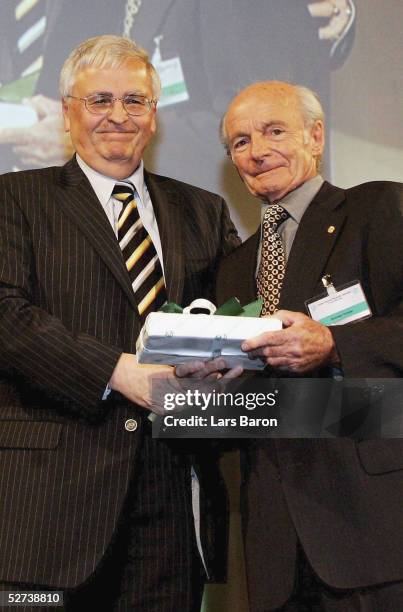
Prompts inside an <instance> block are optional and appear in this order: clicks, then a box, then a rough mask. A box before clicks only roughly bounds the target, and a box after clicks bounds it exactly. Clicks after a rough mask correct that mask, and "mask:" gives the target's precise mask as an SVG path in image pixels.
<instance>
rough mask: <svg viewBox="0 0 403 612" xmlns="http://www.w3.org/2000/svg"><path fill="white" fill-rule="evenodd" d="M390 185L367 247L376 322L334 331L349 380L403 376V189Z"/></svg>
mask: <svg viewBox="0 0 403 612" xmlns="http://www.w3.org/2000/svg"><path fill="white" fill-rule="evenodd" d="M386 185H387V186H386V188H384V190H383V193H381V194H378V197H377V198H374V199H373V201H372V202H371V207H370V208H369V223H368V225H367V228H368V229H367V230H366V233H365V235H364V237H363V241H362V254H361V257H362V264H361V265H362V281H363V286H364V290H365V292H366V296H367V299H368V301H369V303H370V305H371V308H372V317H371V318H370V319H366V320H364V321H361V322H358V323H354V324H350V325H343V326H335V327H332V328H331V329H332V333H333V336H334V338H335V341H336V345H337V348H338V351H339V354H340V356H341V364H342V368H343V371H344V374H345V376H348V377H362V378H365V377H380V378H382V377H386V378H388V377H402V376H403V342H402V339H403V186H402V185H399V184H397V183H388V184H386Z"/></svg>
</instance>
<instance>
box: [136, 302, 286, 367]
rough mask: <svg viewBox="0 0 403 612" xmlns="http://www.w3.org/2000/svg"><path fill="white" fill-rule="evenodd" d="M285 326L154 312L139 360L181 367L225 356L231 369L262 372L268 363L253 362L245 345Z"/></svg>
mask: <svg viewBox="0 0 403 612" xmlns="http://www.w3.org/2000/svg"><path fill="white" fill-rule="evenodd" d="M281 327H282V324H281V321H280V320H279V319H276V318H275V317H264V318H257V317H244V316H223V315H208V314H174V313H165V312H152V313H150V314H149V315H148V317H147V319H146V321H145V324H144V326H143V329H142V330H141V333H140V335H139V338H138V340H137V345H136V349H137V361H138V363H154V364H167V365H178V364H180V363H184V362H186V361H191V360H195V359H202V360H206V359H214V358H215V357H223V358H224V359H225V361H226V363H227V365H228V367H229V368H232V367H235V366H237V365H241V366H242V367H243V368H245V369H247V370H260V369H263V368H264V363H263V362H262V361H261V360H260V359H249V358H248V356H247V355H246V354H245V353H244V352H243V351H241V344H242V342H243V341H244V340H246V339H247V338H252V337H253V336H258V335H259V334H262V333H263V332H266V331H276V330H279V329H281Z"/></svg>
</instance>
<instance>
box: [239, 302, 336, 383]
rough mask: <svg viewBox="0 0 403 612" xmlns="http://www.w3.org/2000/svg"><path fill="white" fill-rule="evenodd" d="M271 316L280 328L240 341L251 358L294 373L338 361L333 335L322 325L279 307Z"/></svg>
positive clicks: (302, 372)
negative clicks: (277, 321) (259, 359)
mask: <svg viewBox="0 0 403 612" xmlns="http://www.w3.org/2000/svg"><path fill="white" fill-rule="evenodd" d="M274 316H275V317H276V318H277V319H280V320H281V321H282V323H283V326H284V329H282V330H279V331H274V332H265V333H263V334H260V335H259V336H256V337H254V338H250V339H249V340H245V342H243V344H242V350H243V351H245V352H247V353H248V354H249V357H250V358H251V359H255V358H259V357H260V358H261V359H263V361H264V362H265V363H266V364H267V365H269V366H271V367H272V368H274V369H278V370H280V371H289V372H293V373H295V374H305V373H307V372H311V371H312V370H315V369H317V368H320V367H323V366H326V365H336V364H338V363H339V357H338V354H337V349H336V345H335V342H334V339H333V336H332V334H331V332H330V330H329V329H328V328H327V327H326V326H325V325H322V324H321V323H318V322H316V321H313V320H312V319H310V318H309V317H307V316H306V315H305V314H303V313H302V312H292V311H291V310H279V311H278V312H276V314H275V315H274Z"/></svg>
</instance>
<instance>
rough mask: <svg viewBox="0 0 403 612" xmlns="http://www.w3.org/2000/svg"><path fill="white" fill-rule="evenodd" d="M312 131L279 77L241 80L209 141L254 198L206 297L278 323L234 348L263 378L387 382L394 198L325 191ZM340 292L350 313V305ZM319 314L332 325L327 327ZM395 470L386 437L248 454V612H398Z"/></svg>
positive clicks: (400, 255) (315, 115) (396, 273)
mask: <svg viewBox="0 0 403 612" xmlns="http://www.w3.org/2000/svg"><path fill="white" fill-rule="evenodd" d="M323 121H324V120H323V113H322V109H321V105H320V103H319V101H318V99H317V98H316V96H315V95H314V94H313V92H311V91H310V90H307V89H306V88H304V87H299V86H294V85H290V84H286V83H281V82H270V81H269V82H261V83H256V84H254V85H251V86H249V87H247V88H246V89H244V90H243V91H241V92H240V93H239V95H237V96H236V97H235V98H234V99H233V101H232V102H231V104H230V105H229V108H228V110H227V113H226V115H225V116H224V119H223V123H222V135H223V139H224V142H225V144H226V146H227V149H228V151H229V154H230V156H231V159H232V161H233V163H234V164H235V166H236V168H237V170H238V173H239V175H240V177H241V178H242V180H243V181H244V183H245V184H246V186H247V188H248V189H249V191H250V192H251V193H252V194H253V195H254V196H256V197H257V198H259V199H260V200H261V201H262V223H261V227H259V229H258V230H257V232H256V233H255V234H254V235H253V236H251V237H250V238H249V239H248V240H247V241H246V242H245V243H244V244H243V245H242V246H241V247H240V248H239V249H237V250H236V251H234V252H233V253H232V254H230V255H229V256H228V257H227V258H226V259H225V260H224V261H223V263H222V265H221V267H220V270H219V274H218V282H217V287H218V289H217V290H218V296H219V301H220V302H222V301H224V300H225V299H227V298H228V297H229V296H231V295H237V296H238V297H239V298H240V300H241V302H247V301H250V300H251V299H253V298H254V297H255V296H256V295H257V294H259V295H260V296H261V297H262V298H263V300H264V307H263V308H264V310H263V312H264V313H266V314H275V316H276V317H279V318H280V319H281V320H282V322H283V330H282V331H279V332H275V333H266V334H263V335H261V336H259V337H256V338H252V339H249V340H248V341H246V342H245V343H244V345H243V349H244V350H245V351H247V352H248V353H249V355H250V357H251V358H260V359H263V360H264V361H265V363H266V364H267V365H268V371H269V372H270V371H271V372H273V374H274V375H276V376H282V375H287V376H300V375H305V376H331V375H332V374H333V373H334V372H337V373H338V374H339V375H342V374H344V376H347V377H378V378H381V377H385V378H386V377H401V376H402V373H403V349H402V341H401V340H402V337H403V302H402V291H403V263H402V262H403V242H402V235H403V218H402V209H403V187H402V185H400V184H397V183H387V182H378V183H375V182H374V183H367V184H363V185H358V186H356V187H353V188H351V189H346V190H344V189H339V188H337V187H334V186H333V185H330V184H329V183H327V182H326V181H324V180H323V179H322V177H321V176H320V174H319V164H320V157H321V155H322V152H323V146H324V124H323ZM359 283H360V284H361V288H362V292H361V289H360V287H359ZM324 285H327V288H328V290H329V292H330V293H331V294H332V295H333V297H334V295H335V293H334V292H339V291H341V290H342V288H343V287H345V286H346V285H350V289H351V290H350V289H349V288H347V289H346V293H345V294H343V295H344V296H345V299H346V302H345V308H346V310H347V311H351V310H352V311H353V313H355V314H354V316H353V317H352V318H355V319H356V320H355V322H354V323H351V322H348V321H347V320H346V319H347V315H346V313H344V314H343V310H342V309H340V308H339V309H338V310H336V311H335V310H334V309H333V310H332V308H333V307H332V304H334V300H333V301H332V299H331V297H330V298H329V300H326V299H325V300H324V302H318V296H321V297H323V294H324V291H325V288H324ZM353 291H354V292H359V293H358V295H359V296H360V300H359V301H360V304H361V306H362V311H361V313H360V312H358V310H359V309H358V308H357V309H354V308H350V306H351V305H352V304H353V299H354V298H353V295H352V292H353ZM332 292H333V293H332ZM355 294H356V293H355ZM325 295H326V292H325ZM340 295H341V293H340V294H339V296H340ZM307 302H308V303H309V306H310V312H311V314H312V318H310V317H309V316H307V314H306V303H307ZM321 305H322V306H323V305H324V310H323V311H322V316H318V312H319V310H318V309H319V307H322V306H321ZM368 307H369V308H368ZM278 309H280V310H278ZM369 309H370V310H369ZM350 314H351V312H350ZM363 315H364V316H363ZM368 315H370V316H368ZM327 317H330V318H333V322H334V323H338V324H336V325H334V326H332V327H330V328H329V327H328V326H327V325H326V324H325V323H324V321H325V322H326V320H327ZM314 319H317V320H314ZM321 321H322V322H321ZM343 323H344V324H343ZM402 470H403V443H402V442H401V441H397V440H396V441H395V440H389V441H385V440H362V441H359V442H354V441H352V440H348V439H338V440H334V439H332V440H326V439H323V440H314V439H306V440H303V439H300V440H298V439H294V440H280V439H279V440H276V441H274V442H273V441H266V442H256V443H253V444H250V445H249V448H248V450H247V454H246V461H245V474H244V477H245V488H244V527H245V545H246V556H247V574H248V584H249V594H250V602H251V610H252V611H253V612H258V611H259V612H263V611H265V612H266V611H267V610H277V609H281V610H284V611H289V610H340V611H343V612H346V611H349V610H351V611H352V610H362V611H364V610H377V611H379V612H380V611H381V610H382V611H383V612H384V611H386V610H387V611H392V610H400V609H402V608H403V583H402V580H403V571H402V567H403V555H402V550H403V529H402V528H401V525H402V524H403V471H402ZM296 560H297V561H298V563H297V565H296ZM296 567H297V570H296V569H295V568H296Z"/></svg>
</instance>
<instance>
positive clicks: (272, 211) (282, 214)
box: [263, 204, 290, 231]
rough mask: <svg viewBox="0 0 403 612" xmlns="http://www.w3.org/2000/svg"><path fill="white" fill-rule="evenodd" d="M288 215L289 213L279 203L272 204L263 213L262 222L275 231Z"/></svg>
mask: <svg viewBox="0 0 403 612" xmlns="http://www.w3.org/2000/svg"><path fill="white" fill-rule="evenodd" d="M289 216H290V215H289V213H288V212H287V211H286V210H285V208H283V207H282V206H281V205H280V204H272V205H271V206H269V208H268V209H267V210H266V212H265V214H264V217H263V224H264V225H266V226H267V227H269V228H270V229H273V230H274V231H276V230H277V229H278V228H279V227H280V225H281V224H282V223H283V221H285V220H286V219H288V217H289Z"/></svg>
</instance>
